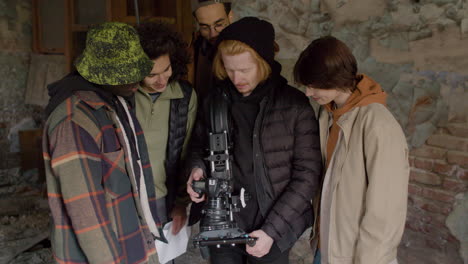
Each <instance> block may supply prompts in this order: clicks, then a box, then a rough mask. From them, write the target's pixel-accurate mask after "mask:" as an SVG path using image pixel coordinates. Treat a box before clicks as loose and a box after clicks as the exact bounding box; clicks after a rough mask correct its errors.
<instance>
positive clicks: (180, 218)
mask: <svg viewBox="0 0 468 264" xmlns="http://www.w3.org/2000/svg"><path fill="white" fill-rule="evenodd" d="M171 218H172V234H173V235H177V234H178V233H179V232H180V230H181V229H182V227H183V226H184V225H185V221H186V220H187V210H186V208H185V206H180V205H179V206H175V207H174V209H172V212H171Z"/></svg>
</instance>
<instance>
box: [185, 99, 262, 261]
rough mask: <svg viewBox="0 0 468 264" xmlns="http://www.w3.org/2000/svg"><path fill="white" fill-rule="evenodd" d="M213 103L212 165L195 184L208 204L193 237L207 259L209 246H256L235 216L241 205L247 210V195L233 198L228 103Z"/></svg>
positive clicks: (209, 161) (210, 140)
mask: <svg viewBox="0 0 468 264" xmlns="http://www.w3.org/2000/svg"><path fill="white" fill-rule="evenodd" d="M218 99H219V100H213V102H212V104H211V107H210V119H211V130H210V136H209V147H210V149H209V156H208V157H207V158H206V160H207V161H208V163H209V171H208V172H207V178H206V179H203V180H200V181H194V182H193V183H192V188H193V189H194V191H195V192H197V193H199V194H200V195H201V194H206V203H205V205H204V207H203V210H202V214H203V216H202V218H201V222H200V233H199V234H197V235H196V236H195V237H194V238H193V243H194V245H195V246H199V247H200V250H201V252H202V256H203V257H204V258H206V257H207V246H213V245H215V246H217V247H220V246H221V245H226V244H227V245H232V246H234V245H235V244H249V245H254V244H255V240H256V238H253V237H249V236H248V234H247V233H246V232H245V231H243V230H242V229H240V228H239V227H238V226H237V223H236V222H235V221H234V217H233V213H234V212H238V211H239V210H240V208H239V203H240V204H241V205H242V207H245V205H246V204H245V202H246V200H247V195H246V193H245V191H244V189H243V188H242V189H241V191H240V194H239V195H233V189H234V188H233V179H232V171H231V168H232V167H231V156H230V154H229V149H230V148H231V145H230V138H229V121H228V120H229V119H228V106H227V103H226V102H225V100H223V99H222V98H218Z"/></svg>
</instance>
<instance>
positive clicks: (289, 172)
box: [187, 74, 322, 251]
mask: <svg viewBox="0 0 468 264" xmlns="http://www.w3.org/2000/svg"><path fill="white" fill-rule="evenodd" d="M270 78H273V79H270V80H267V82H270V85H269V86H270V87H269V89H270V91H268V93H267V96H265V98H263V99H262V100H261V103H260V111H259V114H258V116H257V121H256V125H255V128H254V131H253V138H252V140H253V153H252V158H253V159H254V174H255V175H254V177H255V181H256V190H257V200H258V203H259V207H260V211H261V214H262V216H263V218H264V219H265V221H264V223H263V225H262V228H261V229H262V230H263V231H265V232H266V233H267V234H268V235H269V236H271V237H272V238H273V239H274V240H275V242H276V244H277V245H278V247H279V248H280V250H281V251H284V250H287V249H289V248H291V247H292V246H293V245H294V243H295V242H296V240H297V239H298V238H299V237H300V235H301V234H302V233H303V232H304V230H305V229H306V228H307V227H310V226H311V225H312V222H313V211H312V207H311V200H312V198H313V197H314V196H315V193H316V192H317V190H318V187H319V186H318V185H319V177H320V175H321V170H322V165H321V164H322V162H321V154H320V141H319V132H318V123H317V120H316V118H315V115H314V111H313V109H312V107H311V106H310V104H309V101H308V99H307V97H306V96H305V95H304V94H303V93H302V92H300V91H299V90H297V89H295V88H293V87H291V86H289V85H287V82H286V80H285V79H284V78H283V77H281V76H280V75H279V74H278V75H276V76H274V77H270ZM228 85H232V84H231V83H230V82H229V81H227V82H224V83H223V86H221V87H218V88H217V89H215V90H214V94H212V95H211V97H208V100H206V101H205V102H204V104H203V106H202V108H201V111H199V114H200V115H199V117H198V121H197V124H196V127H195V130H194V133H195V134H194V136H193V140H192V148H191V151H190V153H189V156H188V158H187V162H188V168H194V167H200V168H202V169H205V168H206V164H205V163H204V161H203V158H204V157H206V156H207V153H206V149H207V148H208V141H207V140H208V126H206V124H209V112H208V109H209V104H210V102H211V101H212V100H213V98H220V97H219V96H221V98H224V100H227V101H228V103H231V99H230V97H229V95H228V93H226V92H225V90H226V89H228V87H227V86H228ZM258 135H260V136H258ZM233 144H234V146H235V144H236V142H233ZM247 158H248V157H247ZM196 207H197V206H195V208H196ZM193 213H196V212H193ZM191 217H192V220H193V215H192V216H191ZM192 223H193V221H192Z"/></svg>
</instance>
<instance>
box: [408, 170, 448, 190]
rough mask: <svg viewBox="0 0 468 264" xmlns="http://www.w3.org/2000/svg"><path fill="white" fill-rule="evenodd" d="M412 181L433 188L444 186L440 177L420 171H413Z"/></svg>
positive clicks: (411, 173)
mask: <svg viewBox="0 0 468 264" xmlns="http://www.w3.org/2000/svg"><path fill="white" fill-rule="evenodd" d="M410 181H413V182H419V183H423V184H427V185H433V186H437V185H441V184H442V179H441V177H440V176H439V175H437V174H434V173H432V172H427V171H423V170H418V169H411V172H410Z"/></svg>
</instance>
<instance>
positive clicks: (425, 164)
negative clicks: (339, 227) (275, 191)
mask: <svg viewBox="0 0 468 264" xmlns="http://www.w3.org/2000/svg"><path fill="white" fill-rule="evenodd" d="M234 11H235V12H236V13H237V16H238V17H243V16H247V15H254V16H259V17H261V18H263V19H266V20H269V21H270V22H272V23H273V24H274V26H275V29H276V31H277V42H278V43H279V44H280V46H281V51H280V53H279V54H278V60H279V61H280V62H281V63H282V65H283V74H284V75H285V76H286V77H287V78H288V79H289V80H291V70H292V66H293V65H294V62H295V60H296V59H297V56H298V55H299V53H300V51H301V50H302V49H303V48H305V46H306V45H307V44H308V43H310V41H311V40H312V39H314V38H316V37H319V36H322V35H325V34H332V35H334V36H336V37H338V38H340V39H341V40H343V41H345V42H346V43H347V44H348V45H349V46H350V47H351V48H352V49H353V52H354V54H355V55H356V57H357V58H358V61H359V68H360V69H361V71H362V72H365V73H367V74H368V75H370V76H371V77H373V78H374V79H375V80H377V81H378V82H379V83H381V84H382V86H383V88H384V89H385V90H386V91H387V92H388V93H389V102H388V103H389V108H390V110H391V111H392V112H393V113H394V114H395V116H396V117H397V119H398V120H399V122H400V123H401V125H402V127H403V128H404V130H405V132H406V135H407V138H408V143H409V145H410V146H411V148H412V151H411V165H412V172H411V182H410V187H409V192H410V197H409V207H408V218H407V219H408V221H407V229H406V231H405V234H404V238H403V241H402V244H401V246H400V253H399V257H400V262H401V263H411V264H419V263H425V264H427V263H428V264H431V263H441V264H444V263H447V264H458V263H467V262H468V241H467V239H468V231H467V230H468V227H467V224H466V219H468V215H467V212H468V199H467V196H468V194H467V185H468V176H467V169H468V143H467V142H468V139H467V135H468V124H467V123H468V120H467V112H468V111H467V106H466V105H467V104H466V102H467V101H468V93H467V85H468V48H467V47H468V45H467V44H468V3H467V1H466V0H431V1H430V0H356V1H350V0H321V1H320V0H256V1H252V0H237V1H236V2H235V4H234ZM31 40H32V32H31V2H30V1H27V0H0V65H2V67H0V78H1V80H2V82H0V93H1V95H2V96H1V97H0V108H1V111H2V115H0V148H1V149H2V150H3V151H2V152H1V154H0V186H3V185H4V184H6V183H7V184H8V183H11V182H15V180H16V179H15V177H17V176H18V175H19V156H18V152H17V151H18V148H17V138H16V139H15V136H17V135H16V134H15V133H14V132H15V131H17V130H18V129H21V127H23V128H24V127H26V128H31V127H33V126H36V123H37V120H38V119H39V111H40V109H37V108H35V107H33V106H30V105H25V104H24V93H25V90H26V83H27V76H28V70H29V62H30V57H31V56H30V53H31ZM291 81H292V80H291ZM307 236H308V235H307V234H305V235H304V236H303V237H302V238H301V240H300V242H299V243H297V245H296V246H295V248H294V249H293V251H292V252H293V254H292V263H310V258H311V254H310V252H308V247H307ZM26 263H28V262H26ZM31 263H32V262H31Z"/></svg>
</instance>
